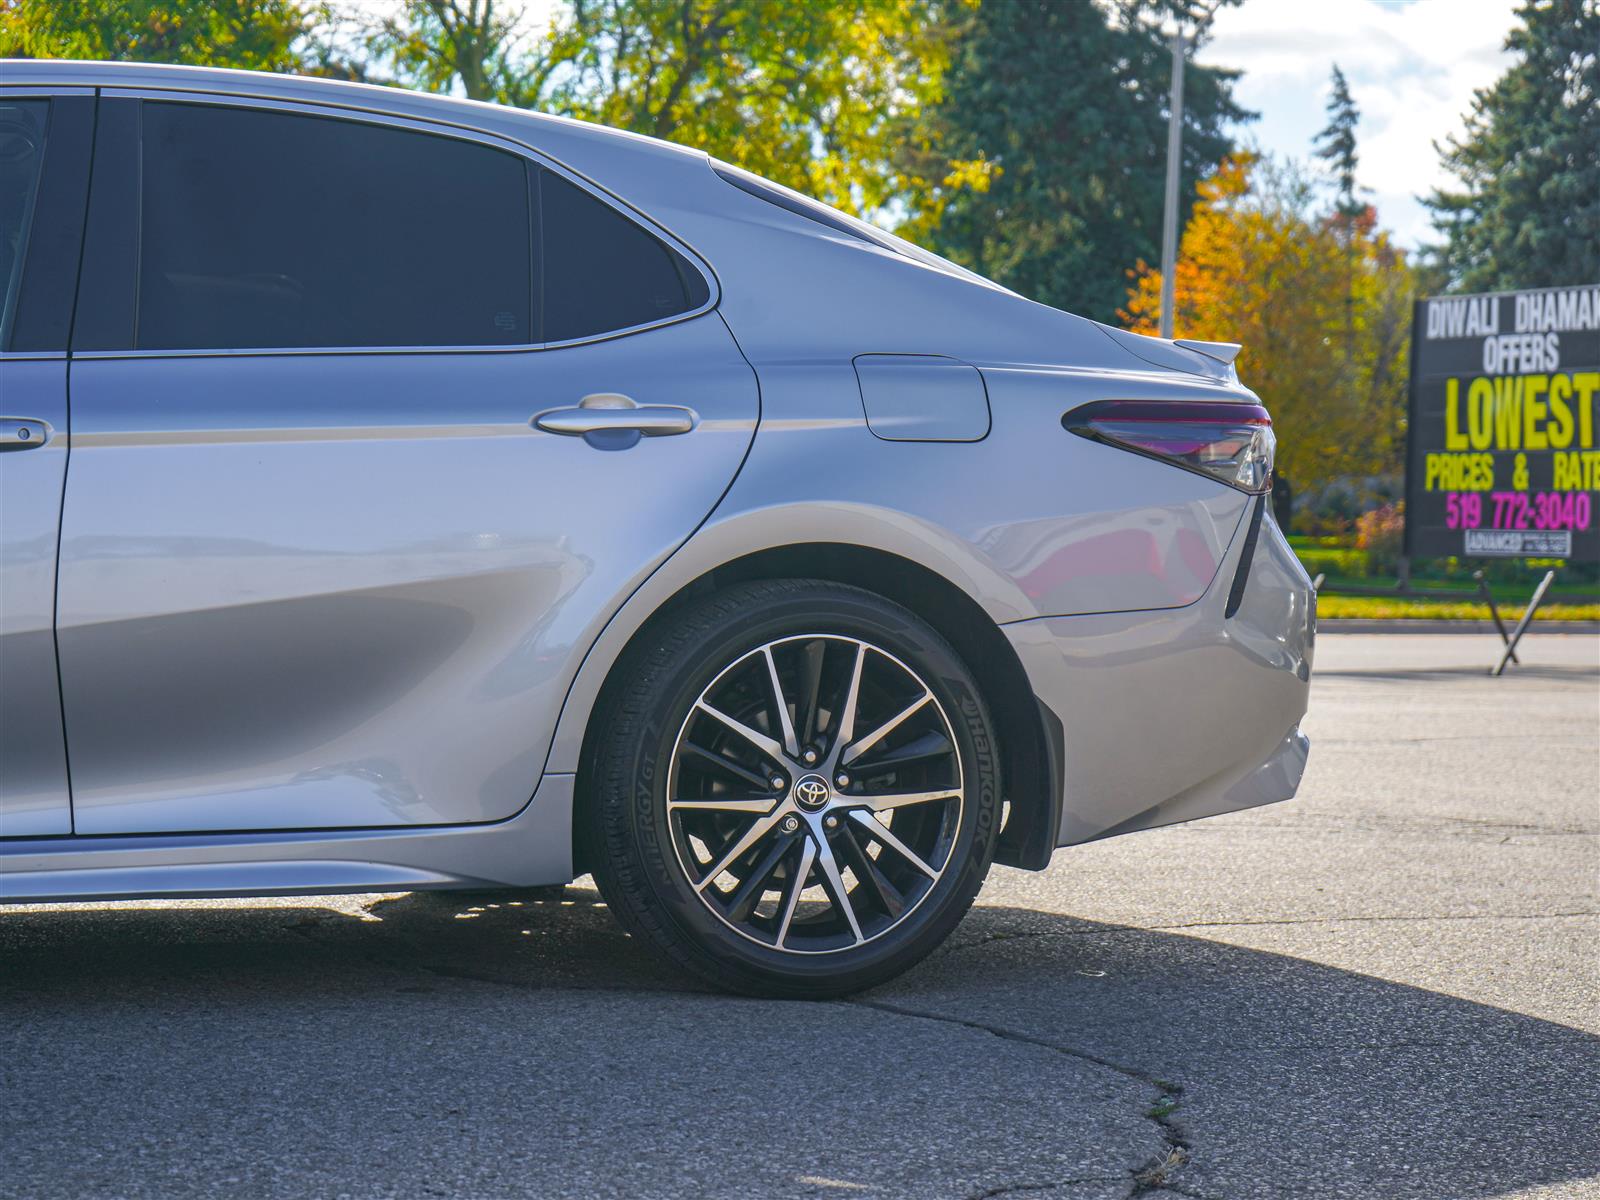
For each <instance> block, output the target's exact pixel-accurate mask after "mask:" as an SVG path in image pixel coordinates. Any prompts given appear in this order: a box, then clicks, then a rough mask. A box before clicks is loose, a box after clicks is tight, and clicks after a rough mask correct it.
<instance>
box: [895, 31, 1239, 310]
mask: <svg viewBox="0 0 1600 1200" xmlns="http://www.w3.org/2000/svg"><path fill="white" fill-rule="evenodd" d="M1190 7H1191V6H1189V5H1187V4H1182V3H1165V2H1161V0H1111V2H1108V3H1106V4H1089V3H1057V2H1056V0H984V3H983V4H981V5H980V6H979V7H978V8H977V10H976V11H975V12H973V13H971V14H970V15H969V16H968V17H966V19H965V20H964V21H962V22H961V24H960V27H959V29H958V39H957V44H956V50H955V52H954V57H953V61H952V63H951V66H950V68H949V71H948V73H947V76H946V79H945V88H944V96H943V100H942V101H941V102H940V103H938V104H937V105H935V106H933V107H932V108H931V109H930V110H929V111H928V112H927V114H926V118H925V120H924V121H923V122H922V123H921V124H920V125H919V126H918V127H917V128H916V129H915V130H914V131H913V133H912V134H911V136H908V137H907V138H906V139H905V141H904V144H903V145H904V154H905V156H906V157H907V159H908V160H909V163H910V166H909V168H908V170H909V172H910V173H912V174H914V175H917V176H920V177H921V178H922V179H923V180H925V181H926V184H925V186H923V187H921V188H918V189H914V194H913V196H912V200H911V203H912V220H911V221H910V222H909V223H908V227H907V230H906V232H908V233H909V235H910V236H912V237H913V238H914V239H915V240H917V241H920V242H922V243H923V244H924V245H927V246H929V247H930V248H931V249H934V250H937V251H939V252H940V253H942V254H945V255H946V256H948V257H950V258H952V259H954V260H956V261H957V262H959V263H961V264H963V265H964V266H968V267H971V268H972V269H973V270H975V271H978V272H979V273H981V274H984V275H987V276H989V277H991V278H993V279H995V280H997V281H999V282H1001V283H1004V284H1006V285H1007V286H1008V287H1012V288H1015V289H1016V290H1018V291H1020V292H1022V293H1023V294H1025V295H1028V296H1031V297H1032V298H1034V299H1036V300H1040V301H1042V302H1044V303H1046V304H1051V305H1055V306H1057V307H1059V308H1066V309H1070V310H1072V311H1073V312H1078V313H1082V314H1083V315H1085V316H1089V317H1093V318H1095V319H1097V320H1102V321H1110V320H1113V319H1115V316H1116V312H1117V309H1118V306H1119V305H1120V304H1121V303H1122V301H1123V298H1124V296H1125V295H1126V289H1127V272H1128V270H1129V269H1130V268H1131V267H1133V266H1134V264H1136V263H1140V262H1146V261H1152V260H1154V259H1156V258H1157V257H1158V256H1159V250H1160V240H1161V207H1162V196H1163V187H1164V177H1165V172H1166V144H1167V135H1166V130H1167V116H1168V104H1167V100H1168V91H1169V80H1170V72H1171V69H1172V55H1171V51H1170V49H1169V46H1168V43H1167V41H1166V39H1165V37H1164V36H1163V34H1162V32H1161V30H1160V28H1159V25H1160V23H1161V22H1162V21H1164V20H1170V19H1172V18H1173V17H1174V16H1175V15H1177V14H1178V13H1180V12H1181V13H1182V15H1184V16H1185V17H1188V16H1190V14H1189V11H1188V10H1189V8H1190ZM1236 77H1237V73H1236V72H1233V71H1227V70H1221V69H1217V68H1212V67H1204V66H1199V65H1197V64H1190V66H1189V68H1188V70H1187V71H1186V72H1185V77H1184V138H1183V163H1182V177H1181V178H1182V187H1183V192H1182V195H1184V196H1187V197H1191V198H1192V196H1193V195H1194V187H1195V184H1196V182H1197V181H1198V180H1199V179H1200V178H1201V177H1202V176H1204V175H1205V174H1207V173H1208V172H1210V171H1212V170H1214V169H1215V168H1216V166H1217V165H1218V164H1219V163H1220V162H1221V161H1222V160H1223V159H1224V158H1226V157H1227V155H1228V154H1229V153H1230V152H1231V151H1232V149H1233V142H1232V140H1231V138H1230V137H1229V136H1228V134H1227V132H1226V129H1227V126H1228V125H1229V124H1230V123H1232V122H1237V121H1242V120H1245V119H1247V118H1248V117H1249V115H1250V114H1248V113H1246V112H1245V111H1244V110H1242V109H1241V108H1240V107H1239V106H1238V105H1237V104H1236V103H1235V102H1234V100H1233V97H1232V83H1233V80H1234V79H1235V78H1236Z"/></svg>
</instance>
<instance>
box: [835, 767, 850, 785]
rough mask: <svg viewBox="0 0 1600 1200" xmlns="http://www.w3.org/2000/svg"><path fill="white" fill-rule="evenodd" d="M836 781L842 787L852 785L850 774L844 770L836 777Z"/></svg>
mask: <svg viewBox="0 0 1600 1200" xmlns="http://www.w3.org/2000/svg"><path fill="white" fill-rule="evenodd" d="M834 782H835V783H836V784H838V785H839V786H840V787H842V788H846V787H849V786H850V776H848V775H846V774H845V773H844V772H843V771H840V772H839V774H838V776H837V777H835V779H834Z"/></svg>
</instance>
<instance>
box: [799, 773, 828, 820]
mask: <svg viewBox="0 0 1600 1200" xmlns="http://www.w3.org/2000/svg"><path fill="white" fill-rule="evenodd" d="M794 798H795V800H796V801H798V802H799V804H800V807H801V808H804V809H809V810H811V811H813V812H814V811H816V810H817V809H819V808H821V807H822V806H823V805H824V804H826V803H827V802H828V781H827V780H826V779H824V778H823V777H822V776H821V775H807V776H806V777H805V778H803V779H801V780H800V782H799V783H797V784H795V785H794Z"/></svg>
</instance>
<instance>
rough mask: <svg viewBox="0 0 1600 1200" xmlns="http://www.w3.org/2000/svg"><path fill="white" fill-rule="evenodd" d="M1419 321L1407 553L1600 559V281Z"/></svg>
mask: <svg viewBox="0 0 1600 1200" xmlns="http://www.w3.org/2000/svg"><path fill="white" fill-rule="evenodd" d="M1412 319H1413V321H1414V325H1413V327H1412V332H1411V431H1410V440H1409V448H1408V450H1407V456H1406V553H1407V554H1408V555H1410V556H1412V557H1414V558H1443V557H1452V556H1453V557H1458V558H1477V557H1485V556H1496V557H1516V558H1523V557H1526V558H1565V559H1572V560H1575V561H1580V562H1593V561H1596V560H1600V284H1584V285H1581V286H1577V287H1561V288H1539V289H1537V290H1533V291H1526V292H1490V293H1486V294H1483V295H1478V296H1440V297H1436V298H1434V299H1431V300H1419V301H1417V305H1416V311H1415V314H1414V316H1413V318H1412Z"/></svg>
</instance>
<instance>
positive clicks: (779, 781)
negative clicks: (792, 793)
mask: <svg viewBox="0 0 1600 1200" xmlns="http://www.w3.org/2000/svg"><path fill="white" fill-rule="evenodd" d="M788 786H789V781H788V780H787V779H785V778H784V777H783V776H782V775H774V776H773V777H772V790H773V791H775V792H781V791H783V789H784V788H786V787H788Z"/></svg>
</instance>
